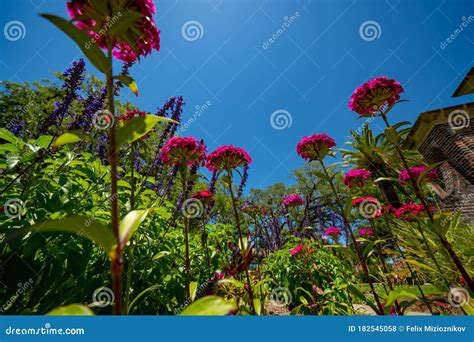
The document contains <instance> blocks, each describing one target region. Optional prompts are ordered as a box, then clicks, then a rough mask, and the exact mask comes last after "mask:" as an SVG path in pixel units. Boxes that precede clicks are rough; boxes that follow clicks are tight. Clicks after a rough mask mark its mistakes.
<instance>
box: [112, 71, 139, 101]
mask: <svg viewBox="0 0 474 342" xmlns="http://www.w3.org/2000/svg"><path fill="white" fill-rule="evenodd" d="M114 78H115V79H117V80H119V81H120V82H122V83H123V84H125V85H126V86H127V87H128V88H129V89H130V90H131V91H132V93H134V94H135V96H138V87H137V82H135V80H134V79H133V78H132V77H130V76H127V75H119V76H114Z"/></svg>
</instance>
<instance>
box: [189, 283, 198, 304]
mask: <svg viewBox="0 0 474 342" xmlns="http://www.w3.org/2000/svg"><path fill="white" fill-rule="evenodd" d="M197 288H198V283H197V281H192V282H191V283H190V284H189V292H190V296H191V301H193V300H194V299H195V298H196V290H197Z"/></svg>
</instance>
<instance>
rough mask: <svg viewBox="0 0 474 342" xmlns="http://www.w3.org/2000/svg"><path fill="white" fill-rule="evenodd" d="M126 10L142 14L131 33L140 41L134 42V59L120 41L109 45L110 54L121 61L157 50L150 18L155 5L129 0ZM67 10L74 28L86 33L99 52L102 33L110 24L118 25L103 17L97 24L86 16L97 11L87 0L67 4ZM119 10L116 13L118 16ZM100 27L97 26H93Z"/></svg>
mask: <svg viewBox="0 0 474 342" xmlns="http://www.w3.org/2000/svg"><path fill="white" fill-rule="evenodd" d="M124 7H126V9H127V10H130V11H135V12H138V13H140V14H141V15H142V18H141V20H140V22H139V28H135V27H134V32H136V31H137V30H140V31H139V32H140V38H139V39H137V40H136V41H134V49H135V50H136V51H137V52H138V56H137V54H136V53H135V51H133V49H132V47H131V46H130V45H129V44H128V43H127V42H126V41H124V40H116V41H114V42H113V49H112V53H113V55H114V56H115V58H117V59H120V60H122V61H124V62H133V61H135V60H137V59H138V58H139V57H140V56H146V55H148V54H150V53H151V52H152V50H153V49H154V50H157V51H159V50H160V30H158V29H157V28H156V25H155V21H154V20H153V15H154V14H155V4H154V2H153V0H129V1H126V6H124ZM67 11H68V13H69V16H70V17H71V19H73V20H75V22H76V26H77V27H78V28H79V29H81V30H85V31H87V34H88V35H89V36H91V37H92V39H93V40H94V41H95V42H96V43H97V44H98V45H99V46H100V47H101V48H103V49H106V48H107V40H106V36H105V34H102V33H101V32H107V31H108V30H109V29H110V27H113V25H121V24H117V22H114V20H119V19H120V17H118V19H117V18H115V19H114V18H107V20H106V21H104V22H102V23H97V22H96V20H95V19H93V18H92V17H90V14H91V13H97V12H100V11H99V10H98V9H96V8H94V5H93V2H91V1H88V0H72V1H70V2H68V3H67ZM119 13H121V11H118V12H117V16H118V14H119ZM98 25H100V27H97V26H98Z"/></svg>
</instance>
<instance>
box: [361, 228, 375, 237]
mask: <svg viewBox="0 0 474 342" xmlns="http://www.w3.org/2000/svg"><path fill="white" fill-rule="evenodd" d="M359 235H362V236H371V235H374V231H373V230H372V229H369V228H362V229H359Z"/></svg>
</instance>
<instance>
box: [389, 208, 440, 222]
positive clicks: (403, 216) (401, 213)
mask: <svg viewBox="0 0 474 342" xmlns="http://www.w3.org/2000/svg"><path fill="white" fill-rule="evenodd" d="M430 210H431V211H434V208H430ZM424 212H425V207H424V206H423V204H416V203H403V204H402V206H401V207H400V208H398V209H395V217H396V218H397V219H400V220H403V221H407V222H415V221H416V220H417V219H416V216H418V215H420V214H423V213H424Z"/></svg>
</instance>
